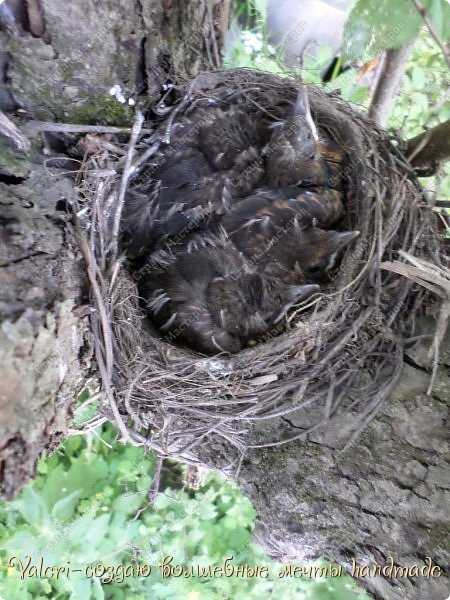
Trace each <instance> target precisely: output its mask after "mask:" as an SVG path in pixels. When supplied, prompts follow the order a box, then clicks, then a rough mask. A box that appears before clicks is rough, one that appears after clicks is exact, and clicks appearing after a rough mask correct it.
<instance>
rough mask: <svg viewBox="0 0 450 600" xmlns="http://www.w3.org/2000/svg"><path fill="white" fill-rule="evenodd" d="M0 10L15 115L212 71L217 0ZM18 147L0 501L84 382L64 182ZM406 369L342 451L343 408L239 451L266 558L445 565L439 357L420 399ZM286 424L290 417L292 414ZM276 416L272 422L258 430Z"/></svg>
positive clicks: (3, 297) (77, 108) (36, 154)
mask: <svg viewBox="0 0 450 600" xmlns="http://www.w3.org/2000/svg"><path fill="white" fill-rule="evenodd" d="M36 6H38V8H39V10H36ZM0 9H1V10H0V15H1V18H2V23H3V31H0V43H1V47H2V48H3V49H4V50H3V51H2V52H1V53H0V73H3V78H2V79H1V80H0V108H2V109H3V110H5V111H10V112H11V111H13V110H16V111H17V109H19V112H16V115H17V114H20V115H22V118H24V117H26V118H34V119H41V120H52V121H55V120H59V121H64V122H76V123H89V124H108V123H110V124H114V125H129V124H130V119H131V114H132V113H131V108H130V107H129V106H128V105H127V104H126V103H125V104H118V103H117V101H116V100H115V99H113V98H112V97H111V96H110V95H109V93H108V92H109V89H110V88H111V87H112V86H114V85H120V86H121V89H122V92H123V95H124V98H129V97H131V96H133V98H136V100H138V101H139V100H140V95H141V96H143V97H145V98H147V97H150V98H151V99H153V100H154V99H156V98H157V97H158V96H159V89H160V84H161V83H162V82H166V81H167V79H168V78H169V80H170V79H171V78H172V80H173V81H175V79H176V78H178V77H191V76H193V75H195V74H197V73H198V72H199V71H200V70H202V69H204V68H210V67H211V66H217V61H218V60H220V51H221V46H222V39H223V34H224V31H225V28H226V25H227V21H228V13H229V3H228V2H221V1H220V0H211V1H208V3H204V2H201V1H193V2H190V3H180V2H173V1H172V0H164V1H163V2H162V4H161V3H159V2H156V0H155V1H143V0H141V1H139V0H133V1H131V2H127V3H124V2H122V1H120V0H108V1H106V2H90V3H86V2H85V1H84V0H72V2H70V3H61V2H59V0H41V3H40V4H36V2H24V0H12V1H10V0H6V2H4V3H3V4H2V5H1V6H0ZM5 9H8V11H6V12H5ZM74 23H76V27H74V26H73V25H74ZM212 34H213V35H212ZM208 40H209V42H208ZM16 124H17V125H18V126H19V127H20V125H21V123H20V120H17V119H16ZM31 141H32V147H31V150H30V152H29V154H28V155H27V156H26V157H24V155H23V154H21V153H20V152H19V151H18V150H17V149H15V148H14V147H13V145H12V144H11V143H10V142H9V141H8V140H6V138H3V137H0V164H1V167H0V240H1V242H2V244H1V250H0V323H1V326H0V365H1V366H0V381H1V382H2V389H1V392H0V407H1V412H0V474H1V478H2V494H3V495H4V496H6V497H11V496H12V495H13V494H15V493H17V492H18V491H19V490H20V488H21V487H22V485H23V484H24V482H26V481H27V480H28V479H29V478H30V477H31V476H32V475H33V473H34V469H35V463H36V460H37V458H38V457H39V456H40V455H41V453H42V451H43V450H44V449H45V448H52V447H53V446H54V445H55V444H57V443H58V441H59V440H60V439H61V438H62V437H64V436H65V435H67V433H66V432H67V422H68V419H69V417H70V411H71V404H73V402H74V400H75V398H76V396H77V393H78V392H79V391H80V390H81V389H82V388H83V384H84V382H85V381H86V379H88V378H89V377H94V378H95V377H96V365H95V363H94V361H93V352H92V348H91V336H90V331H89V328H88V324H87V319H86V318H85V316H83V315H86V314H87V312H88V307H87V306H86V304H87V303H88V296H87V283H86V277H85V266H84V264H83V261H82V259H81V257H80V253H79V250H78V248H77V245H76V243H75V238H74V235H73V231H72V229H71V227H70V223H69V221H70V219H69V217H68V216H67V215H66V213H65V212H64V211H60V210H57V209H58V208H61V207H64V205H65V204H67V203H68V202H70V199H71V197H72V194H73V186H72V181H71V180H70V179H68V178H64V177H62V176H61V174H60V171H58V170H55V169H53V170H52V169H46V168H45V167H44V166H43V164H42V163H43V160H44V158H45V156H44V155H43V154H42V150H41V140H40V139H39V138H34V139H32V140H31ZM58 174H59V175H58ZM57 175H58V176H57ZM408 362H409V364H405V369H404V375H403V377H402V379H401V381H400V384H399V386H398V388H397V390H396V391H395V393H394V394H393V395H392V398H391V400H390V402H389V403H388V404H387V405H386V406H385V407H384V409H383V411H382V412H381V413H380V415H379V417H378V419H377V420H376V422H374V423H372V425H371V426H370V427H369V428H368V429H367V430H366V431H365V433H364V434H363V436H362V437H361V438H359V439H358V440H357V442H356V443H355V444H354V445H353V446H352V447H351V448H350V450H349V451H347V452H345V453H339V452H338V449H339V448H340V447H341V442H342V439H341V434H343V433H344V432H345V430H346V422H347V419H348V418H349V417H348V416H346V417H345V421H344V422H340V421H338V420H336V421H333V423H331V424H325V425H324V429H323V431H322V432H316V433H315V434H314V435H312V434H311V435H310V436H309V437H308V441H307V442H303V443H299V442H298V443H292V444H290V445H288V446H282V447H279V448H275V449H264V450H261V449H255V450H251V451H249V452H248V453H247V454H246V456H245V460H244V462H243V464H242V467H241V471H240V474H239V478H238V482H239V484H240V486H241V487H242V489H243V490H244V491H245V492H246V493H247V494H248V496H249V497H250V498H251V500H252V501H253V502H254V503H255V505H256V507H257V509H258V512H259V517H258V525H257V539H258V540H259V541H260V542H261V543H262V544H263V545H264V546H265V547H266V548H267V549H268V550H269V552H270V554H272V555H275V556H277V557H279V558H281V559H293V560H295V561H303V560H304V559H306V558H311V557H317V556H325V557H326V558H327V559H329V560H332V561H339V562H341V563H342V564H343V565H345V566H346V567H347V568H350V569H351V560H352V558H354V559H355V560H356V562H357V564H358V565H359V566H361V565H362V564H363V562H366V561H367V563H369V564H374V563H376V564H381V565H383V563H384V562H385V561H386V560H387V557H388V556H389V555H392V556H393V557H394V559H395V561H396V563H399V564H403V563H406V564H413V563H417V564H420V563H421V561H422V560H423V559H424V557H425V556H429V557H431V559H432V560H433V563H434V564H438V565H439V566H440V567H442V568H443V569H444V568H447V569H448V564H449V563H450V553H449V550H448V548H449V530H448V522H447V516H446V515H447V514H448V506H449V504H450V482H449V478H448V462H449V461H450V454H449V448H448V442H447V441H446V440H447V438H446V431H445V427H446V423H447V419H448V407H449V403H450V400H449V384H448V366H449V364H450V360H449V351H448V349H447V350H446V353H445V354H444V355H443V357H442V366H441V370H440V372H439V378H438V382H437V386H436V388H435V391H434V392H433V395H431V396H426V395H424V390H425V389H426V387H427V385H428V375H427V373H426V369H427V368H428V367H427V366H426V363H425V361H424V360H423V358H421V357H420V356H418V355H417V356H416V355H415V356H412V357H411V358H409V359H408ZM417 365H418V366H417ZM446 369H447V371H446ZM306 416H308V415H306ZM291 423H292V425H293V426H294V427H298V428H301V427H304V426H305V420H304V419H303V418H302V421H300V419H298V420H296V419H294V420H291ZM285 425H286V423H285V422H283V421H277V422H274V423H271V424H270V427H269V431H268V432H266V433H268V434H269V433H270V428H274V429H277V430H279V429H280V428H281V427H284V426H285ZM259 434H261V432H259ZM447 575H448V571H447ZM362 580H363V583H364V585H366V587H367V588H368V589H369V590H370V591H371V592H372V593H373V594H376V596H377V597H378V598H383V599H386V600H397V599H400V598H401V599H402V600H403V599H404V598H408V599H411V600H416V599H417V600H422V599H423V598H430V599H431V600H441V599H442V600H443V599H444V598H445V597H446V595H448V583H447V584H446V582H445V576H444V575H442V576H441V577H439V578H431V579H426V578H422V577H419V578H417V577H416V578H411V579H402V578H400V579H397V580H392V579H389V578H388V577H376V578H370V577H365V578H363V579H362Z"/></svg>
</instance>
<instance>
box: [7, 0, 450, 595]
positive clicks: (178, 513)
mask: <svg viewBox="0 0 450 600" xmlns="http://www.w3.org/2000/svg"><path fill="white" fill-rule="evenodd" d="M399 2H400V3H402V2H403V0H382V1H381V2H378V3H373V2H370V1H369V0H359V1H358V2H356V3H355V5H354V7H353V9H352V12H351V14H350V18H349V21H348V22H347V25H346V29H345V34H344V39H345V44H347V45H348V44H349V42H352V44H351V45H352V51H353V52H355V51H357V52H358V53H359V54H360V56H365V57H366V58H367V60H368V61H369V60H370V57H371V56H372V54H371V47H373V44H374V43H376V44H378V46H377V47H378V49H379V50H380V49H381V50H382V49H384V47H383V40H386V37H383V32H384V33H385V31H384V28H385V23H386V18H385V17H386V11H391V12H392V11H393V12H395V11H396V10H398V8H399V6H398V4H399ZM425 4H426V7H427V8H429V9H430V10H431V13H430V14H431V18H432V22H433V24H434V26H435V28H436V30H437V31H439V33H440V35H441V36H442V38H443V39H444V40H447V39H448V37H449V28H450V18H446V15H447V17H448V12H449V11H450V7H449V6H448V5H447V6H446V2H445V0H430V2H428V3H424V5H425ZM374 7H375V8H374ZM380 7H381V8H383V7H384V9H385V12H383V10H380ZM430 7H431V8H430ZM236 15H237V17H238V19H239V26H236V27H235V29H234V32H233V35H232V36H231V38H230V42H229V44H228V50H227V54H226V57H225V64H226V66H228V67H232V66H233V67H235V66H243V67H251V68H256V69H261V70H267V71H271V72H277V73H286V66H284V65H283V61H282V56H281V48H280V46H278V47H277V46H273V45H271V44H270V43H269V40H268V36H267V32H266V30H265V22H266V21H265V20H266V3H265V0H252V1H244V0H239V1H238V2H237V3H236ZM402 18H403V20H406V26H405V29H404V30H403V37H402V41H405V40H407V39H408V36H409V37H413V36H415V35H417V31H418V29H419V28H420V27H421V21H420V19H419V20H418V19H417V15H414V14H413V15H412V16H411V19H412V20H411V22H409V21H408V18H409V17H408V16H407V15H405V14H404V15H402ZM355 31H358V32H359V33H358V34H357V35H356V34H355ZM352 32H353V33H352ZM361 32H363V34H364V35H361ZM352 35H353V38H352ZM371 45H372V46H371ZM355 49H356V50H355ZM333 55H334V53H333V51H332V50H331V48H330V47H327V46H322V47H318V48H317V49H316V52H315V56H314V57H312V56H308V55H305V56H304V57H303V60H302V65H301V67H300V66H297V67H294V68H292V69H291V71H290V73H291V74H293V75H297V76H298V75H299V72H300V71H301V75H302V76H303V78H304V79H305V80H306V81H307V82H310V83H315V84H317V85H324V87H326V89H328V90H329V91H332V92H334V93H337V94H338V95H339V96H340V97H342V98H343V99H344V100H347V101H349V102H352V103H354V104H356V105H358V106H359V107H360V108H361V109H362V110H366V109H367V106H368V103H369V87H368V85H367V78H366V77H365V75H364V73H361V68H360V69H359V70H358V69H357V68H352V69H349V70H347V71H345V72H343V73H342V74H341V75H339V76H337V77H336V78H334V79H333V80H332V81H330V82H329V83H327V84H326V85H325V84H322V81H321V74H322V73H323V72H324V69H326V67H327V65H329V63H330V61H331V59H333ZM449 118H450V104H449V97H448V68H447V65H446V63H445V60H444V58H443V56H442V52H441V50H440V49H439V48H438V47H437V45H436V43H435V41H434V40H433V39H432V37H431V36H430V34H429V33H428V32H426V31H425V30H422V31H421V32H420V34H419V35H418V37H417V40H416V43H415V46H414V49H413V51H412V53H411V55H410V57H409V60H408V64H407V67H406V74H405V77H404V79H403V84H402V89H401V91H400V93H399V94H398V97H397V99H396V103H395V105H394V108H393V112H392V115H391V119H390V123H389V125H390V127H391V128H393V130H395V131H396V132H397V133H398V134H399V135H400V136H401V137H403V138H408V137H411V136H413V135H415V134H417V133H419V132H420V131H422V129H423V128H424V127H433V126H434V125H436V124H438V123H440V122H442V121H445V120H447V119H449ZM424 184H425V186H426V187H427V188H428V189H429V190H430V191H431V192H432V193H434V194H437V195H438V196H440V197H442V196H444V197H448V196H449V195H450V171H449V169H448V168H447V169H446V170H445V169H444V170H443V171H442V173H441V174H440V175H439V176H437V177H435V178H432V179H426V180H424ZM97 409H98V400H95V396H90V392H89V390H85V391H84V392H83V393H82V394H81V395H80V398H79V401H78V409H76V410H75V419H74V423H73V426H74V427H78V428H80V429H81V428H83V426H86V424H90V425H91V426H92V423H94V422H95V419H96V417H95V414H96V411H97ZM90 429H91V430H90V431H89V432H88V433H86V434H84V435H74V436H73V437H71V438H69V439H68V440H66V442H65V443H64V444H63V445H62V446H61V447H60V448H59V449H58V450H57V451H56V452H55V453H54V454H52V455H51V456H44V457H43V458H42V460H41V461H40V462H39V465H38V476H37V478H36V479H35V480H34V481H33V482H32V483H30V484H29V485H27V486H26V487H25V488H24V490H23V492H22V494H21V495H20V496H19V497H18V498H16V499H15V500H13V501H11V502H8V503H6V502H3V503H0V593H1V595H2V597H3V598H4V600H28V599H36V600H40V599H42V600H44V599H48V598H51V599H59V600H66V599H76V600H89V599H103V598H106V599H108V598H111V599H117V600H119V599H124V600H125V599H127V600H144V599H150V598H151V599H155V600H159V599H161V600H169V599H173V600H182V599H183V600H184V599H187V600H203V599H205V600H206V599H208V600H210V599H211V600H214V599H217V600H226V599H230V600H234V599H237V598H249V599H252V598H254V599H255V600H256V599H257V598H258V599H260V598H264V599H270V598H276V597H279V598H283V599H286V600H289V599H295V600H302V599H304V600H348V599H354V600H364V599H367V596H366V595H365V593H364V592H363V591H362V590H360V589H358V588H357V587H356V585H355V584H354V583H353V581H352V580H351V579H350V578H349V577H348V576H343V577H341V578H336V579H330V578H327V579H325V578H324V579H320V578H316V579H308V578H302V579H294V578H283V579H280V578H278V577H277V572H278V570H279V569H280V568H281V565H278V564H277V563H275V562H274V561H271V560H270V559H269V558H268V557H267V556H265V555H264V553H263V552H262V551H261V550H260V549H259V548H258V547H256V546H255V545H254V544H253V543H252V542H251V533H252V529H253V526H254V520H255V516H256V515H255V510H254V509H253V507H252V505H251V503H250V502H249V501H248V500H247V499H245V498H244V497H243V496H242V495H241V494H240V493H239V491H238V490H237V488H236V486H235V485H234V484H232V483H231V482H229V481H226V480H224V478H223V477H221V476H219V475H218V474H213V473H211V474H208V475H207V476H206V478H205V480H204V481H203V482H202V486H201V487H200V489H197V490H195V491H193V490H191V489H189V488H187V487H186V485H185V483H184V476H183V471H184V467H181V466H179V465H175V464H174V463H170V462H165V463H164V465H163V470H162V474H161V481H160V492H159V494H158V495H157V496H156V498H155V501H154V502H152V500H151V493H150V490H151V487H152V482H153V479H154V477H153V476H154V471H155V462H156V459H155V456H154V455H152V454H151V453H150V454H146V453H145V452H144V450H143V449H142V448H134V447H131V446H127V445H123V444H120V443H119V442H118V441H117V433H116V431H115V430H114V428H113V427H112V426H110V425H107V424H101V425H99V426H97V427H95V428H94V427H90ZM26 555H29V556H31V558H32V564H38V563H39V559H40V558H41V557H42V558H43V560H44V563H45V564H46V565H65V564H66V561H70V565H71V567H72V568H76V566H81V568H83V567H84V566H85V565H87V564H91V565H96V564H98V563H102V564H104V565H105V566H106V565H113V566H117V565H119V564H124V565H125V564H144V563H148V564H151V565H152V567H153V569H152V574H151V575H150V576H149V577H128V578H125V579H124V580H123V581H112V582H109V583H106V582H105V577H106V576H104V577H103V578H102V577H93V578H90V579H88V578H86V577H84V576H82V575H81V574H79V575H77V574H73V573H72V574H71V575H70V577H69V578H67V577H65V576H61V577H59V578H58V579H56V578H55V577H53V578H47V579H45V578H43V579H39V578H36V577H35V578H25V579H24V580H23V581H21V579H20V571H19V569H18V567H17V566H9V560H10V558H11V557H12V556H19V557H20V558H21V560H22V561H24V560H25V556H26ZM231 555H233V557H234V560H233V562H234V564H240V565H245V564H248V565H251V566H252V565H255V564H258V565H268V566H269V567H270V573H271V577H270V578H268V579H262V578H251V579H245V578H237V577H228V578H225V577H221V578H184V577H180V578H175V577H170V578H167V579H163V578H162V576H161V572H160V570H159V569H158V564H160V563H161V560H162V559H163V558H164V557H166V556H173V561H174V563H183V564H185V565H197V564H198V565H203V566H207V565H222V564H223V561H224V560H225V558H226V557H228V556H231Z"/></svg>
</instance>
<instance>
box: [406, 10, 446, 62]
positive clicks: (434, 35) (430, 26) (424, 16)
mask: <svg viewBox="0 0 450 600" xmlns="http://www.w3.org/2000/svg"><path fill="white" fill-rule="evenodd" d="M412 1H413V3H414V6H415V7H416V8H417V11H418V13H419V14H420V16H421V17H422V19H423V22H424V23H425V25H426V26H427V27H428V31H429V32H430V35H431V37H432V38H433V39H434V41H435V42H436V44H437V45H438V46H439V48H440V49H441V50H442V54H443V55H444V59H445V62H446V63H447V66H448V68H449V69H450V52H449V50H448V48H447V47H446V45H445V44H444V42H443V41H442V40H441V38H440V36H439V35H438V33H437V31H436V29H435V28H434V25H433V23H432V22H431V21H430V19H429V18H428V15H427V11H426V9H425V7H424V5H423V4H422V2H420V0H412Z"/></svg>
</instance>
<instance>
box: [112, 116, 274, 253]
mask: <svg viewBox="0 0 450 600" xmlns="http://www.w3.org/2000/svg"><path fill="white" fill-rule="evenodd" d="M269 136H270V132H269V130H268V128H267V126H266V123H265V122H264V121H262V120H261V118H258V117H257V116H256V115H255V114H253V113H249V112H247V111H245V110H243V109H242V108H241V107H238V106H231V107H230V108H229V109H228V111H227V112H224V111H223V110H221V109H220V108H219V107H216V106H210V107H205V108H198V109H196V110H194V111H192V113H191V114H189V115H187V116H184V117H183V118H181V119H180V120H179V121H178V122H176V123H175V124H174V126H173V128H172V131H171V136H170V137H171V144H170V145H169V146H167V147H166V146H163V147H162V149H161V151H160V152H159V153H158V154H157V155H155V158H154V160H153V161H150V162H149V163H148V165H147V168H146V169H145V171H144V172H143V173H142V174H141V175H140V179H139V180H138V181H135V182H134V183H133V185H132V186H131V189H130V191H129V192H128V193H127V196H126V200H125V206H124V210H123V217H122V227H121V231H122V244H123V246H124V248H125V249H126V250H127V252H128V254H129V255H133V256H139V255H140V254H143V253H145V252H149V251H152V250H154V249H155V247H156V245H157V243H158V242H161V241H162V240H164V239H167V238H168V237H174V236H177V235H178V234H180V233H184V234H186V233H190V232H193V231H195V230H198V229H204V228H205V227H207V225H208V223H209V221H210V219H211V218H213V217H215V216H216V215H223V214H224V213H225V212H226V211H227V210H228V208H229V207H230V206H231V205H232V203H233V202H234V200H235V199H239V198H242V197H245V196H246V195H248V194H250V193H251V192H252V191H253V189H254V188H255V187H258V185H259V184H260V183H261V182H262V179H263V177H264V161H263V159H262V158H261V156H260V155H261V151H262V148H263V147H264V145H265V144H266V143H267V141H268V139H269Z"/></svg>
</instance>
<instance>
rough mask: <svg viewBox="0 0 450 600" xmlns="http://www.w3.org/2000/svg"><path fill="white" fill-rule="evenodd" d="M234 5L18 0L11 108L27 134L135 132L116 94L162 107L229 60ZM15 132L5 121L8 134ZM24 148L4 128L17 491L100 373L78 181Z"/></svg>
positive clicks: (13, 8)
mask: <svg viewBox="0 0 450 600" xmlns="http://www.w3.org/2000/svg"><path fill="white" fill-rule="evenodd" d="M228 11H229V1H228V0H227V1H226V2H222V1H220V2H219V1H218V0H213V1H208V3H204V2H203V1H201V0H196V1H194V2H189V3H182V2H172V0H165V1H164V2H163V3H162V4H161V3H160V2H157V1H156V0H154V1H151V2H149V1H146V2H140V1H139V0H132V1H131V2H126V3H125V2H122V1H120V0H108V1H107V2H85V1H84V0H73V1H72V2H70V3H61V2H60V1H59V0H41V1H40V2H36V1H35V0H33V1H30V0H28V1H25V0H7V1H6V2H3V4H0V48H1V49H2V50H1V51H0V75H1V76H0V110H3V111H6V112H7V113H8V118H11V119H15V124H16V125H17V126H18V127H19V129H20V128H21V127H22V126H23V129H24V130H25V129H26V127H25V125H26V121H25V122H24V119H26V120H28V119H30V118H31V119H38V120H47V121H62V122H72V123H89V124H97V125H98V124H100V125H106V124H114V125H130V124H131V122H132V119H133V109H132V107H131V106H129V105H128V104H127V103H126V102H125V103H122V104H121V103H119V102H118V101H117V100H116V98H113V97H112V96H111V95H110V93H109V91H110V89H111V88H112V87H113V86H114V85H119V86H120V87H121V94H122V95H123V97H124V98H125V99H128V98H130V97H133V99H135V100H136V101H137V102H139V101H141V99H143V98H145V99H147V98H148V97H150V98H151V99H153V100H154V99H155V98H156V96H158V95H159V90H160V86H161V82H163V81H164V82H165V81H167V79H169V80H170V79H171V78H172V79H173V80H175V79H176V78H178V77H181V76H183V77H192V76H195V75H196V74H197V73H198V72H199V71H201V70H204V69H206V68H208V67H209V68H211V66H214V65H216V62H217V61H220V55H219V54H220V49H221V47H222V39H223V35H224V33H225V30H226V28H227V25H228ZM74 24H76V26H74ZM206 47H207V49H206ZM216 66H217V65H216ZM142 101H143V100H142ZM11 113H14V115H15V116H13V115H12V114H11ZM8 127H9V124H8V121H6V120H5V119H2V120H0V129H1V128H3V133H5V130H6V132H7V130H8ZM16 140H17V138H16ZM14 141H15V140H14V138H11V137H10V138H7V137H5V136H4V135H2V134H0V241H1V244H0V324H1V326H0V382H1V391H0V408H1V413H0V477H1V480H2V484H1V489H0V491H1V493H2V494H3V495H4V496H6V497H11V496H13V495H14V494H15V493H17V492H18V491H19V490H20V489H21V487H22V485H23V484H24V483H25V482H26V481H27V480H28V479H29V478H30V477H31V476H33V474H34V471H35V464H36V460H37V458H38V457H39V456H40V455H41V453H42V451H43V450H44V449H45V448H50V447H52V446H53V445H54V444H55V443H57V441H58V440H60V439H61V438H62V437H63V436H64V435H65V434H66V431H67V421H68V418H69V416H70V405H71V403H73V402H74V400H75V399H76V397H77V393H78V392H80V391H81V389H82V387H83V382H84V381H86V380H87V379H88V378H89V377H96V370H95V365H93V363H92V357H93V353H92V351H91V338H90V333H89V331H88V329H87V319H86V318H85V317H83V315H85V314H86V313H87V309H86V310H85V307H84V305H85V304H86V303H87V302H88V295H87V291H88V290H87V282H86V278H85V276H84V272H85V266H84V263H83V261H82V258H81V255H80V253H79V250H78V247H77V244H76V242H75V238H74V235H73V231H72V230H71V228H70V225H69V224H68V222H69V219H68V218H67V215H66V214H65V213H64V211H62V212H61V211H58V210H57V207H58V206H60V207H64V205H65V204H66V205H67V204H70V201H71V199H72V196H73V183H72V181H71V180H70V179H68V178H64V177H63V176H62V173H64V169H55V168H52V169H47V168H45V167H44V166H43V163H44V160H45V159H46V158H47V157H46V156H45V155H44V154H42V139H41V138H40V137H34V138H31V142H32V145H31V150H30V151H29V153H28V155H27V156H24V155H23V153H21V152H19V151H18V150H17V148H16V146H15V144H14ZM44 146H45V144H44ZM44 150H45V152H47V150H46V149H44Z"/></svg>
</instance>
